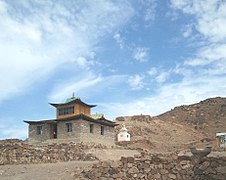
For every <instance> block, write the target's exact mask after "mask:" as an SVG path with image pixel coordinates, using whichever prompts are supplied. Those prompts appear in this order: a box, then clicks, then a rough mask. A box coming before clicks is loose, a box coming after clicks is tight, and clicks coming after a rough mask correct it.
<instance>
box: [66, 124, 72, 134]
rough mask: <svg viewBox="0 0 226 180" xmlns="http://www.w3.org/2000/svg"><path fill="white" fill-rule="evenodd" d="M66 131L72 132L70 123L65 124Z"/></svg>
mask: <svg viewBox="0 0 226 180" xmlns="http://www.w3.org/2000/svg"><path fill="white" fill-rule="evenodd" d="M66 131H67V132H72V123H66Z"/></svg>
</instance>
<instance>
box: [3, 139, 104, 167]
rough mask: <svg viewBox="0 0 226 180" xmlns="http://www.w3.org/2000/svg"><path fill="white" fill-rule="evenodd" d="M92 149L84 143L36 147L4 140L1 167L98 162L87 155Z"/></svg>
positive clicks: (16, 141)
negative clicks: (87, 151) (63, 162)
mask: <svg viewBox="0 0 226 180" xmlns="http://www.w3.org/2000/svg"><path fill="white" fill-rule="evenodd" d="M95 146H97V148H102V146H101V147H99V146H98V145H93V146H92V147H94V148H95ZM90 148H91V145H87V144H82V143H79V144H75V143H61V144H56V143H55V144H49V145H39V146H34V145H28V144H26V143H25V142H24V141H20V140H4V141H0V165H4V164H28V163H52V162H58V161H72V160H82V161H90V160H91V161H92V160H97V158H96V157H94V156H93V155H92V154H90V153H85V150H87V149H90Z"/></svg>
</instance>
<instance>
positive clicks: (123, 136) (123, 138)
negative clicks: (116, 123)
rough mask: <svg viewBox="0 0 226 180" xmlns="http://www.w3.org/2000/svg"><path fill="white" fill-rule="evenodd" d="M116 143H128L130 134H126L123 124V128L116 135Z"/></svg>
mask: <svg viewBox="0 0 226 180" xmlns="http://www.w3.org/2000/svg"><path fill="white" fill-rule="evenodd" d="M118 141H119V142H120V141H130V134H129V133H128V132H127V129H126V127H125V124H123V127H122V128H121V129H120V132H119V133H118Z"/></svg>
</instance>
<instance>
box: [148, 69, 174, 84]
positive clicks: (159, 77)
mask: <svg viewBox="0 0 226 180" xmlns="http://www.w3.org/2000/svg"><path fill="white" fill-rule="evenodd" d="M171 73H172V72H171V70H168V71H167V70H163V69H162V68H160V67H159V68H158V69H157V68H156V67H153V68H151V69H150V70H148V72H147V74H148V75H150V76H151V77H152V78H153V79H154V80H155V81H156V82H157V83H164V82H165V81H166V80H167V79H168V77H169V76H170V74H171Z"/></svg>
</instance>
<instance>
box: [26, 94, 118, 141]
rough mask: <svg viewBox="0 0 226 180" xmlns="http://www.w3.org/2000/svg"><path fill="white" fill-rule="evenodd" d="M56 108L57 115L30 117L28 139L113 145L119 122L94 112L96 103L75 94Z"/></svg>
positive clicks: (55, 105)
mask: <svg viewBox="0 0 226 180" xmlns="http://www.w3.org/2000/svg"><path fill="white" fill-rule="evenodd" d="M50 105H52V106H54V107H55V108H56V119H47V120H39V121H34V120H29V121H24V122H25V123H28V124H29V132H28V134H29V137H28V141H29V142H35V143H36V142H37V143H38V142H84V143H86V142H94V143H101V144H105V145H114V139H115V134H114V127H115V126H116V124H115V123H114V122H112V121H110V120H107V119H105V117H104V115H103V114H94V115H92V114H91V108H93V107H95V106H96V105H89V104H86V103H84V102H83V101H82V100H81V99H80V98H76V97H74V96H72V97H71V98H69V99H67V100H66V101H65V102H64V103H60V104H55V103H50Z"/></svg>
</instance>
